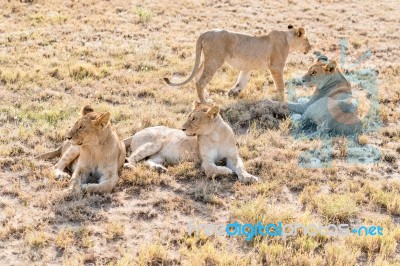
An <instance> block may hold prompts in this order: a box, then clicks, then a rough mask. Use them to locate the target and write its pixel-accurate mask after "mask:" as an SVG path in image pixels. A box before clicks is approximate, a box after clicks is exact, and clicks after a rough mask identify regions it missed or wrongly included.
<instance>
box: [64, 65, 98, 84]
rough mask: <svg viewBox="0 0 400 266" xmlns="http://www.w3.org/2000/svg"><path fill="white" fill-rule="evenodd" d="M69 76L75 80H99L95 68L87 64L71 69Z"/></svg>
mask: <svg viewBox="0 0 400 266" xmlns="http://www.w3.org/2000/svg"><path fill="white" fill-rule="evenodd" d="M69 75H70V77H71V78H73V79H74V80H77V81H79V80H83V79H85V78H97V72H96V69H95V67H94V66H92V65H90V64H86V63H78V64H75V65H73V66H72V67H71V68H70V72H69Z"/></svg>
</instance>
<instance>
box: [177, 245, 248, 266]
mask: <svg viewBox="0 0 400 266" xmlns="http://www.w3.org/2000/svg"><path fill="white" fill-rule="evenodd" d="M219 246H220V245H219ZM181 254H182V255H183V257H184V258H185V260H187V262H188V265H194V266H202V265H248V264H249V262H250V259H249V257H243V256H240V255H238V254H235V253H232V252H229V251H227V250H226V248H224V247H220V248H216V247H215V246H214V245H213V243H212V242H207V243H206V244H204V245H202V246H200V247H193V248H192V249H190V250H189V249H181Z"/></svg>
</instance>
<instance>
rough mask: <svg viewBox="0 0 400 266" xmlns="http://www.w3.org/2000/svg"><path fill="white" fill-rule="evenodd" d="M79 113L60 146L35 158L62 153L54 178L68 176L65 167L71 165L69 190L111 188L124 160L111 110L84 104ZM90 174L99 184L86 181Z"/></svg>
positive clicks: (100, 191) (122, 145)
mask: <svg viewBox="0 0 400 266" xmlns="http://www.w3.org/2000/svg"><path fill="white" fill-rule="evenodd" d="M81 114H82V117H81V118H80V119H79V120H78V121H77V122H76V123H75V125H74V126H73V128H72V129H71V130H70V131H69V132H68V133H67V141H65V142H64V143H63V145H62V146H61V147H59V148H58V149H56V150H54V151H52V152H49V153H45V154H42V155H40V156H38V157H36V158H42V159H45V158H50V157H53V156H56V155H58V154H60V153H61V154H62V157H61V159H60V160H59V161H58V162H57V164H56V165H55V167H54V174H55V176H56V178H61V177H69V175H68V174H67V173H65V172H64V169H65V168H66V167H69V168H70V169H71V171H72V172H73V174H72V178H71V185H70V187H69V188H68V191H72V190H74V189H76V188H78V187H80V188H81V189H82V190H83V191H86V192H95V193H108V192H111V190H112V189H113V188H114V187H115V185H116V184H117V182H118V178H119V177H118V169H119V168H120V167H122V165H123V164H124V162H125V156H126V150H125V144H124V142H123V141H120V140H119V138H118V136H117V133H116V132H115V130H114V129H113V128H112V126H111V124H110V113H108V112H106V113H96V112H94V110H93V109H92V108H91V107H90V106H86V107H84V108H83V109H82V111H81ZM90 177H95V178H98V179H99V182H98V184H94V183H89V184H88V183H87V181H88V179H89V178H90Z"/></svg>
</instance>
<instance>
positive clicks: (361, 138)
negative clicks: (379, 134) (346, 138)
mask: <svg viewBox="0 0 400 266" xmlns="http://www.w3.org/2000/svg"><path fill="white" fill-rule="evenodd" d="M368 142H369V139H368V136H367V135H359V136H358V143H359V144H360V145H365V144H368Z"/></svg>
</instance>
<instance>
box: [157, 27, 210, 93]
mask: <svg viewBox="0 0 400 266" xmlns="http://www.w3.org/2000/svg"><path fill="white" fill-rule="evenodd" d="M204 34H205V33H203V34H201V35H200V37H199V38H198V39H197V42H196V59H195V63H194V67H193V70H192V74H191V75H190V77H189V78H188V79H187V80H185V81H183V82H181V83H172V82H171V81H169V78H164V81H165V83H167V84H168V85H169V86H183V85H185V84H187V83H189V82H190V81H191V80H192V79H193V78H194V76H195V75H196V72H197V70H198V68H199V65H200V57H201V50H202V49H203V38H204Z"/></svg>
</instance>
